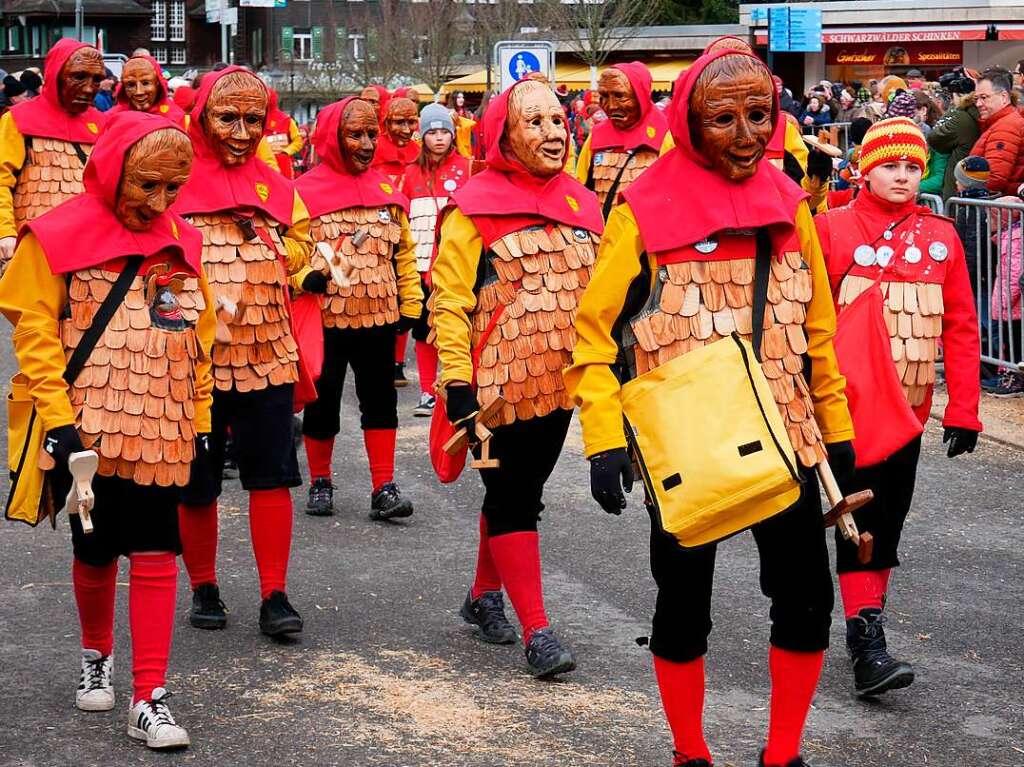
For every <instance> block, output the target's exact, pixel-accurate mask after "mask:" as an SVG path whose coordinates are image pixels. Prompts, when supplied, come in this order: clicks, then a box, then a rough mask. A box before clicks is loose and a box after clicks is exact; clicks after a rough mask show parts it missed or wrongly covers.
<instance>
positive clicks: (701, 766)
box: [672, 751, 714, 767]
mask: <svg viewBox="0 0 1024 767" xmlns="http://www.w3.org/2000/svg"><path fill="white" fill-rule="evenodd" d="M682 758H683V755H682V754H680V753H679V752H678V751H673V752H672V767H714V765H712V764H711V762H709V761H708V760H707V759H687V760H686V761H685V762H681V761H679V760H680V759H682Z"/></svg>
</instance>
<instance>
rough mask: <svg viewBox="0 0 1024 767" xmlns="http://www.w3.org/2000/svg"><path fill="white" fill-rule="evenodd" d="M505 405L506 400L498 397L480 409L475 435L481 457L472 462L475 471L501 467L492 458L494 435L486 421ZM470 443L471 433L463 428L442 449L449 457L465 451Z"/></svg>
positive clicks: (471, 465)
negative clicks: (485, 423)
mask: <svg viewBox="0 0 1024 767" xmlns="http://www.w3.org/2000/svg"><path fill="white" fill-rule="evenodd" d="M504 405H505V400H504V399H503V398H502V397H500V396H498V397H495V398H494V399H493V400H491V401H490V402H489V403H488V404H487V405H486V406H485V407H482V408H480V410H479V411H478V412H477V414H476V418H475V419H474V425H475V427H476V428H475V429H474V433H475V434H476V438H477V439H478V440H479V441H480V457H479V458H476V457H474V458H473V459H472V460H471V461H470V462H469V466H470V468H473V469H497V468H498V467H499V466H501V463H500V462H499V461H498V459H497V458H491V437H493V436H494V435H493V434H492V433H491V430H490V429H488V428H487V427H486V426H484V422H485V421H489V420H490V419H491V418H493V417H494V416H496V415H497V414H498V412H499V411H500V410H501V408H502V407H504ZM468 442H469V431H468V430H467V429H466V427H465V426H463V427H462V428H461V429H459V430H457V431H456V432H455V433H454V434H453V435H452V436H451V438H450V439H449V440H448V441H447V442H445V443H444V446H443V447H442V449H443V450H444V451H445V452H446V453H447V454H448V455H456V454H458V453H459V452H461V451H462V450H464V449H465V447H466V444H467V443H468Z"/></svg>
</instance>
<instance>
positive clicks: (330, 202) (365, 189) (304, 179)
mask: <svg viewBox="0 0 1024 767" xmlns="http://www.w3.org/2000/svg"><path fill="white" fill-rule="evenodd" d="M356 98H358V97H356V96H349V97H348V98H345V99H342V100H341V101H336V102H334V103H333V104H331V105H330V106H328V107H326V108H324V109H321V110H320V113H319V114H318V115H317V117H316V130H315V131H314V132H313V147H314V148H315V149H316V153H317V155H318V156H319V157H320V159H321V161H322V162H321V163H320V164H319V165H317V166H316V167H315V168H313V170H311V171H309V172H308V173H303V174H302V175H301V176H299V178H298V180H296V182H295V189H296V191H297V192H298V193H299V197H301V198H302V201H303V202H304V203H306V207H307V208H308V209H309V215H310V217H311V218H316V217H317V216H322V215H323V214H324V213H332V212H334V211H336V210H346V209H348V208H376V207H380V206H383V205H397V206H399V207H400V208H401V209H402V210H404V211H405V212H406V214H408V212H409V200H408V198H406V196H405V195H404V194H402V193H401V192H399V191H397V190H396V189H395V188H394V186H393V185H392V184H391V182H390V181H389V180H388V179H387V177H386V176H385V175H384V174H383V173H381V172H380V171H378V170H374V169H373V168H370V169H369V170H367V171H366V172H365V173H360V174H359V175H356V176H353V175H352V174H351V173H349V171H348V168H346V167H345V161H344V159H342V156H341V147H340V146H339V145H338V128H339V127H340V126H341V118H342V116H343V114H344V112H345V107H347V106H348V105H349V103H350V102H352V101H355V100H356Z"/></svg>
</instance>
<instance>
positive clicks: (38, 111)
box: [10, 37, 106, 144]
mask: <svg viewBox="0 0 1024 767" xmlns="http://www.w3.org/2000/svg"><path fill="white" fill-rule="evenodd" d="M91 47H92V46H91V45H87V44H86V43H80V42H78V41H77V40H72V39H71V38H70V37H63V38H61V39H60V40H58V41H57V42H56V44H55V45H54V46H53V47H52V48H51V49H50V52H49V53H48V54H46V61H45V62H44V63H43V73H44V74H45V75H46V82H45V83H44V84H43V90H42V92H41V93H40V94H39V96H38V98H34V99H29V100H28V101H23V102H21V103H20V104H15V105H14V106H13V107H11V110H10V113H11V117H12V118H13V119H14V124H15V125H16V126H18V132H19V133H21V135H23V136H39V137H40V138H55V139H60V140H61V141H69V142H74V143H79V144H95V143H96V139H97V138H98V137H99V135H100V130H101V129H102V128H103V125H104V122H105V121H106V117H105V116H104V114H103V112H101V111H100V110H98V109H96V108H95V107H89V108H88V109H86V110H85V111H84V112H82V113H81V114H76V115H73V114H71V113H70V112H68V111H67V110H66V109H64V107H63V106H61V103H60V85H59V76H60V73H61V70H63V69H64V65H65V64H67V63H68V59H70V58H71V54H73V53H74V52H75V51H77V50H78V49H79V48H91Z"/></svg>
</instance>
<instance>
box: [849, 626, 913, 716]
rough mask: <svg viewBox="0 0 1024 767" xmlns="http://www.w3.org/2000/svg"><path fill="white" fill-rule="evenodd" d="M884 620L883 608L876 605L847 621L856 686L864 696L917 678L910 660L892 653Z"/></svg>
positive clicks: (900, 686) (885, 690)
mask: <svg viewBox="0 0 1024 767" xmlns="http://www.w3.org/2000/svg"><path fill="white" fill-rule="evenodd" d="M884 624H885V618H884V617H883V616H882V611H881V610H879V609H878V608H874V607H869V608H866V609H864V610H861V611H860V613H859V614H858V615H857V617H856V618H850V619H848V620H847V621H846V647H847V649H848V650H849V652H850V659H851V660H852V661H853V679H854V686H855V688H856V690H857V694H858V695H860V696H862V697H871V696H874V695H881V694H882V693H883V692H887V691H889V690H898V689H900V688H902V687H909V686H910V685H911V684H913V682H914V669H913V668H912V667H911V666H910V664H909V663H904V662H902V661H898V660H896V659H895V658H893V657H892V656H891V655H889V653H888V651H887V649H886V645H885V631H884V630H883V628H882V626H883V625H884Z"/></svg>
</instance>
